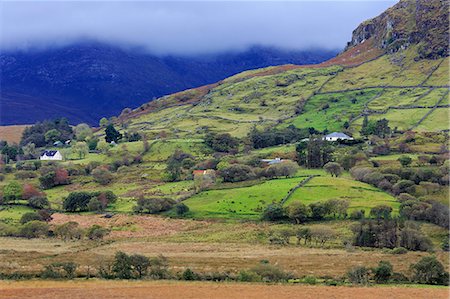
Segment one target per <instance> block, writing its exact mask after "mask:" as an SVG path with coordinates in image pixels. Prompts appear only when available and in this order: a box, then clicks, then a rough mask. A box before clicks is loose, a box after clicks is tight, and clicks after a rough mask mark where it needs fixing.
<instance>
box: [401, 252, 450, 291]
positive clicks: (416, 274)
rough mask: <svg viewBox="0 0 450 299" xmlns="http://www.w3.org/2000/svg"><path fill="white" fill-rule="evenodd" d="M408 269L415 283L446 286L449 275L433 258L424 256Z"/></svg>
mask: <svg viewBox="0 0 450 299" xmlns="http://www.w3.org/2000/svg"><path fill="white" fill-rule="evenodd" d="M410 268H411V270H412V271H413V277H412V279H413V280H414V281H415V282H417V283H423V284H438V285H448V282H449V281H448V279H449V274H448V272H446V271H445V269H444V266H443V265H442V263H441V262H439V261H438V260H437V259H436V257H434V256H425V257H423V258H422V259H421V260H420V261H418V262H417V263H416V264H412V265H411V267H410Z"/></svg>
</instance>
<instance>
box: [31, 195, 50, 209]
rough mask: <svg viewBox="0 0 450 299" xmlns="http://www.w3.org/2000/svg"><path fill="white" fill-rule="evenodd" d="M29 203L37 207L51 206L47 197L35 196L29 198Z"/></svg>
mask: <svg viewBox="0 0 450 299" xmlns="http://www.w3.org/2000/svg"><path fill="white" fill-rule="evenodd" d="M28 205H29V206H30V207H32V208H35V209H46V208H49V207H50V203H49V202H48V199H47V197H45V196H33V197H31V198H30V199H29V200H28Z"/></svg>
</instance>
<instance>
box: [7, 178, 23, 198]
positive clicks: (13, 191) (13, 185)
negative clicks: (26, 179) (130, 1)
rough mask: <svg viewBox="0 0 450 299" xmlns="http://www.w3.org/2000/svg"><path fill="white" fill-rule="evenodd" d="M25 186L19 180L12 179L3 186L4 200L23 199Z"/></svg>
mask: <svg viewBox="0 0 450 299" xmlns="http://www.w3.org/2000/svg"><path fill="white" fill-rule="evenodd" d="M22 193H23V187H22V185H21V184H19V182H17V181H11V182H10V183H9V184H8V185H6V186H4V187H3V201H4V202H8V201H16V200H20V199H22Z"/></svg>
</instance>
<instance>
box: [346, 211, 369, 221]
mask: <svg viewBox="0 0 450 299" xmlns="http://www.w3.org/2000/svg"><path fill="white" fill-rule="evenodd" d="M365 213H366V211H364V210H353V211H352V212H351V214H350V219H352V220H361V219H364V215H365Z"/></svg>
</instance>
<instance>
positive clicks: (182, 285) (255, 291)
mask: <svg viewBox="0 0 450 299" xmlns="http://www.w3.org/2000/svg"><path fill="white" fill-rule="evenodd" d="M350 296H351V297H352V298H360V299H365V298H367V299H368V298H382V299H386V298H396V299H403V298H404V299H409V298H417V299H419V298H434V299H439V298H448V296H449V292H448V288H445V287H425V288H424V287H415V286H414V287H399V286H381V287H331V286H305V285H284V284H277V285H263V284H244V283H209V282H178V281H140V282H135V281H132V282H131V281H97V280H91V281H26V282H22V281H19V282H7V281H2V282H0V298H2V299H3V298H4V299H6V298H8V299H14V298H36V299H44V298H52V299H57V298H71V299H78V298H80V299H81V298H83V299H84V298H136V299H137V298H146V299H151V298H164V299H170V298H183V299H189V298H216V299H222V298H223V299H225V298H226V299H229V298H246V299H252V298H258V299H264V298H303V299H309V298H311V299H312V298H335V299H340V298H349V297H350Z"/></svg>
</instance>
